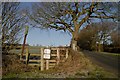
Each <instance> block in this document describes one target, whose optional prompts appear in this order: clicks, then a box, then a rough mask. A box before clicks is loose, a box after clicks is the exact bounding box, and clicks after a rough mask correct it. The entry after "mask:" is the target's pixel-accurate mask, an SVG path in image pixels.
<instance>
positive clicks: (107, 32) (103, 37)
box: [78, 21, 117, 51]
mask: <svg viewBox="0 0 120 80" xmlns="http://www.w3.org/2000/svg"><path fill="white" fill-rule="evenodd" d="M116 28H117V24H116V23H115V22H110V21H109V22H108V21H105V22H102V23H94V24H91V25H89V26H87V27H85V28H83V29H82V30H81V31H80V33H79V39H78V44H79V46H80V47H82V48H83V49H88V50H97V51H103V50H104V46H105V45H109V44H111V43H112V39H111V33H113V32H114V31H115V29H116Z"/></svg>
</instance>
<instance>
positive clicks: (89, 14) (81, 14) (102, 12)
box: [30, 2, 116, 50]
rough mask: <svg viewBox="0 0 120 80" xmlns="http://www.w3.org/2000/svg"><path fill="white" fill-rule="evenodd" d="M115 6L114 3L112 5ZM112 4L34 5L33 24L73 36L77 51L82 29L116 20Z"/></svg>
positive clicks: (72, 44) (73, 45)
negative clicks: (98, 21) (104, 20)
mask: <svg viewBox="0 0 120 80" xmlns="http://www.w3.org/2000/svg"><path fill="white" fill-rule="evenodd" d="M111 4H113V3H111ZM104 5H105V6H109V7H107V8H109V9H110V8H111V7H113V6H111V5H110V3H97V2H92V3H90V2H89V3H83V2H80V3H55V2H51V3H48V2H47V3H34V4H33V10H32V15H31V16H30V18H31V20H32V22H31V23H32V24H34V26H36V27H42V28H50V29H56V30H64V31H67V32H69V33H70V34H71V35H72V39H71V47H72V49H73V50H77V40H78V35H79V32H80V29H81V28H82V27H85V26H87V25H88V24H91V23H94V22H95V20H96V18H97V19H114V18H115V17H116V16H114V15H113V13H111V11H110V10H109V9H107V10H106V8H105V7H104Z"/></svg>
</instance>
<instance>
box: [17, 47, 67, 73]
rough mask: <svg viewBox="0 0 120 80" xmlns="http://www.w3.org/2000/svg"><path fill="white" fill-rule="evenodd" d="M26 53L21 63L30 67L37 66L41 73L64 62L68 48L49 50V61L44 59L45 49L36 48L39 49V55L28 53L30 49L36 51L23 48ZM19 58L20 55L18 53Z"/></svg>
mask: <svg viewBox="0 0 120 80" xmlns="http://www.w3.org/2000/svg"><path fill="white" fill-rule="evenodd" d="M25 49H26V51H25V53H24V54H23V57H24V58H23V59H22V60H23V61H24V62H25V63H26V64H27V65H30V66H38V67H40V69H41V71H43V70H48V69H50V68H53V67H55V66H56V65H58V64H59V63H61V62H65V60H66V59H67V58H68V53H69V49H68V48H66V47H65V48H64V47H62V48H59V47H54V48H50V50H51V53H50V59H45V58H44V49H45V48H37V49H39V53H30V52H29V51H30V49H36V48H29V47H26V48H25ZM19 55H20V56H21V53H19Z"/></svg>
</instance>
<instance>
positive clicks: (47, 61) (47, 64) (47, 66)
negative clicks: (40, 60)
mask: <svg viewBox="0 0 120 80" xmlns="http://www.w3.org/2000/svg"><path fill="white" fill-rule="evenodd" d="M48 69H49V60H46V70H48Z"/></svg>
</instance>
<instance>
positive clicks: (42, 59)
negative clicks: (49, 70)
mask: <svg viewBox="0 0 120 80" xmlns="http://www.w3.org/2000/svg"><path fill="white" fill-rule="evenodd" d="M43 50H44V48H41V71H43V70H44V58H43V55H44V52H43Z"/></svg>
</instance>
